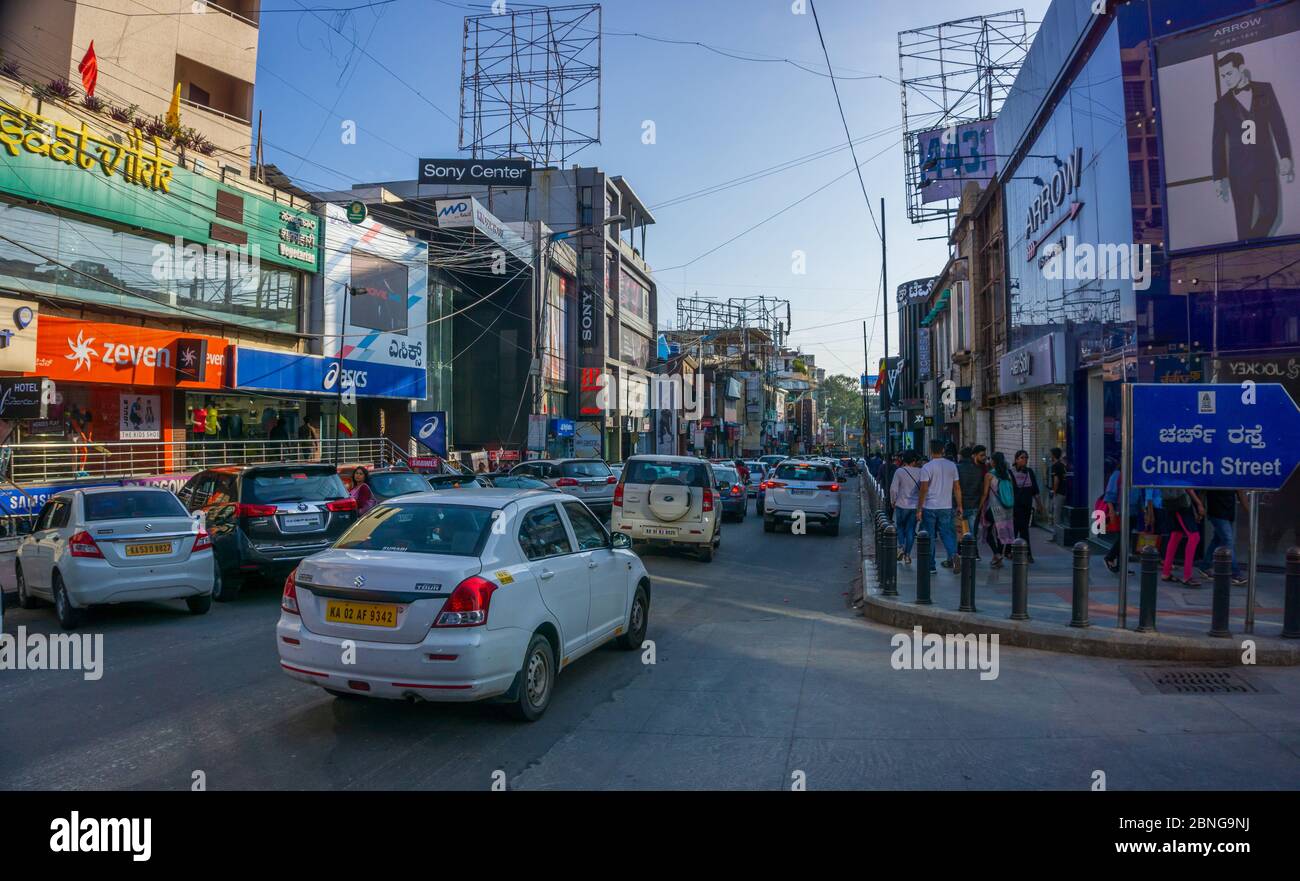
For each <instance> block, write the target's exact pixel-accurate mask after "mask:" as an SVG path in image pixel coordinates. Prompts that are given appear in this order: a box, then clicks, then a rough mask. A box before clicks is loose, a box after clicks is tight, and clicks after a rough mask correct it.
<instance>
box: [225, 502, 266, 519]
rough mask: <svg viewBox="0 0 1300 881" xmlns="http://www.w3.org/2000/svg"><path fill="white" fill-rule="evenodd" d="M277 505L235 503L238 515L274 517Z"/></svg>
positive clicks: (236, 514)
mask: <svg viewBox="0 0 1300 881" xmlns="http://www.w3.org/2000/svg"><path fill="white" fill-rule="evenodd" d="M275 510H276V509H275V505H246V504H243V503H242V502H241V503H240V504H238V505H235V516H236V517H274V516H275Z"/></svg>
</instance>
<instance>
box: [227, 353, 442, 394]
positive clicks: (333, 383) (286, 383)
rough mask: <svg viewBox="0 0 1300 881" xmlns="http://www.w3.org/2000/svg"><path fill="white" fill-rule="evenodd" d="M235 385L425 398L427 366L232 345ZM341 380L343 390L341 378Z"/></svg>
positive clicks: (251, 388)
mask: <svg viewBox="0 0 1300 881" xmlns="http://www.w3.org/2000/svg"><path fill="white" fill-rule="evenodd" d="M231 351H232V352H233V353H234V367H233V371H232V377H231V383H230V385H231V387H232V388H236V389H249V390H252V391H268V392H293V393H296V394H308V395H337V394H339V393H340V391H343V392H345V393H346V392H347V390H348V389H349V388H352V389H354V390H355V393H356V396H357V397H358V398H405V399H407V400H410V399H412V398H414V399H416V400H423V399H424V397H425V387H426V376H425V371H424V370H423V369H416V368H413V367H396V366H393V365H390V364H382V363H379V364H374V363H366V362H364V361H354V360H352V359H351V358H344V359H343V364H342V366H341V367H340V365H339V360H338V358H325V357H322V356H320V355H298V354H294V353H292V352H274V351H271V350H269V349H251V348H248V347H247V346H234V347H232V349H231ZM340 380H341V381H342V389H340V386H339V383H340Z"/></svg>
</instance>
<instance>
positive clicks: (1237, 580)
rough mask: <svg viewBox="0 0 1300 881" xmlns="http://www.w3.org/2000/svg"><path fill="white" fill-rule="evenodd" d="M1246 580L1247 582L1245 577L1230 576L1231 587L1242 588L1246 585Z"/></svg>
mask: <svg viewBox="0 0 1300 881" xmlns="http://www.w3.org/2000/svg"><path fill="white" fill-rule="evenodd" d="M1247 580H1248V579H1247V578H1246V576H1245V575H1234V576H1232V583H1233V586H1235V587H1244V586H1245V585H1246V582H1247Z"/></svg>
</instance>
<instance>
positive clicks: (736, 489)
mask: <svg viewBox="0 0 1300 881" xmlns="http://www.w3.org/2000/svg"><path fill="white" fill-rule="evenodd" d="M731 494H732V495H733V496H738V495H740V484H738V483H733V484H732V485H731Z"/></svg>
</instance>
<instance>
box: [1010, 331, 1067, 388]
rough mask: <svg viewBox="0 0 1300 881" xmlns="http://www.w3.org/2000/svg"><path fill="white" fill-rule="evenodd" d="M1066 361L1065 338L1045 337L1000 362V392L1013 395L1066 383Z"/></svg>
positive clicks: (1016, 350) (1062, 335) (1053, 334)
mask: <svg viewBox="0 0 1300 881" xmlns="http://www.w3.org/2000/svg"><path fill="white" fill-rule="evenodd" d="M1064 361H1065V340H1064V334H1062V333H1059V332H1058V333H1049V334H1044V335H1043V336H1040V337H1038V338H1037V339H1035V340H1033V341H1032V342H1029V343H1027V344H1025V345H1023V346H1021V347H1020V348H1018V349H1013V350H1012V351H1010V352H1008V353H1007V354H1005V355H1003V356H1002V360H1001V361H1000V362H998V385H999V389H1000V391H1001V393H1002V394H1004V395H1009V394H1012V393H1013V392H1023V391H1030V390H1032V389H1035V388H1040V387H1042V386H1045V385H1056V384H1058V383H1061V382H1064V381H1065V380H1064V377H1065V364H1064Z"/></svg>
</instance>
